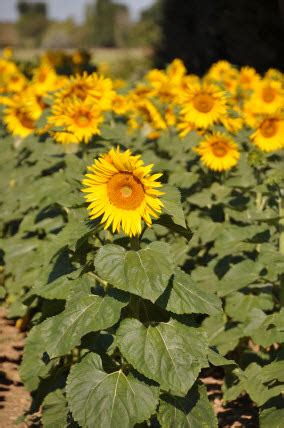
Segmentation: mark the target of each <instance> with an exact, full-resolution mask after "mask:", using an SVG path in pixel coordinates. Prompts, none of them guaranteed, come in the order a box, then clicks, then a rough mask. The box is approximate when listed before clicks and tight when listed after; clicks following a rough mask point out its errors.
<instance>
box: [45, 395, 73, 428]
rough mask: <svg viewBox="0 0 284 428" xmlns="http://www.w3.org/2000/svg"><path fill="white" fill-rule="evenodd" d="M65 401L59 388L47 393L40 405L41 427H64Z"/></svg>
mask: <svg viewBox="0 0 284 428" xmlns="http://www.w3.org/2000/svg"><path fill="white" fill-rule="evenodd" d="M67 413H68V409H67V401H66V398H65V397H64V394H63V392H62V390H61V389H56V390H55V391H53V392H51V393H50V394H48V395H47V396H46V397H45V399H44V401H43V407H42V425H43V428H65V427H66V426H67Z"/></svg>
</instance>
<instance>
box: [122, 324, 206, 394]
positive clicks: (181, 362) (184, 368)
mask: <svg viewBox="0 0 284 428" xmlns="http://www.w3.org/2000/svg"><path fill="white" fill-rule="evenodd" d="M117 343H118V346H119V348H120V350H121V352H122V354H123V356H124V357H125V358H126V359H127V360H128V362H129V363H131V364H132V365H133V367H134V368H135V369H136V370H138V371H139V372H140V373H142V374H143V375H144V376H147V377H148V378H150V379H153V380H154V381H156V382H158V383H159V384H160V385H161V387H162V388H163V389H164V390H166V391H171V393H173V394H175V395H179V396H180V395H181V396H183V395H185V394H186V393H187V391H188V390H189V388H190V387H191V386H192V385H193V383H194V381H195V380H196V378H197V376H198V374H199V372H200V369H201V368H202V367H205V366H208V363H207V358H206V356H207V352H208V345H207V338H206V334H205V333H204V332H203V331H202V330H201V329H197V328H191V327H187V326H186V325H184V324H181V323H179V322H178V321H175V320H171V321H170V322H168V323H159V324H157V325H155V326H149V327H148V328H147V327H145V326H144V325H143V324H142V323H141V322H140V321H138V320H136V319H130V318H128V319H125V320H124V321H122V323H121V324H120V327H119V329H118V331H117Z"/></svg>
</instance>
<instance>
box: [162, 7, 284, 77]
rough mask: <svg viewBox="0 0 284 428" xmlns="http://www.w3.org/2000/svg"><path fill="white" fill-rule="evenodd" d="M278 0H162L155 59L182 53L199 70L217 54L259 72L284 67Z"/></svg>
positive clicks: (193, 69) (283, 34) (283, 33)
mask: <svg viewBox="0 0 284 428" xmlns="http://www.w3.org/2000/svg"><path fill="white" fill-rule="evenodd" d="M281 5H282V1H281V0H271V1H269V2H267V1H266V0H250V1H247V0H238V1H236V2H233V1H230V2H228V1H226V0H188V1H183V0H162V21H161V29H162V38H161V42H160V45H159V47H158V49H157V57H156V64H157V65H158V66H164V65H165V64H166V63H168V62H169V61H171V60H172V59H173V58H175V57H179V58H182V59H183V60H184V62H185V63H186V65H187V67H188V69H189V71H191V72H195V73H204V72H205V71H206V70H207V69H208V67H209V66H210V65H211V64H212V62H215V61H217V60H219V59H226V60H228V61H230V62H232V63H234V64H237V65H251V66H254V67H256V68H257V69H258V70H259V71H264V70H266V69H267V68H269V67H277V68H279V69H282V70H283V65H284V64H283V59H282V57H283V54H282V51H283V43H284V40H283V39H284V30H283V15H281Z"/></svg>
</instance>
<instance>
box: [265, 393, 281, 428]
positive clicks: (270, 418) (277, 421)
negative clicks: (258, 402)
mask: <svg viewBox="0 0 284 428" xmlns="http://www.w3.org/2000/svg"><path fill="white" fill-rule="evenodd" d="M283 420H284V400H283V398H273V399H272V400H269V401H268V402H267V403H266V404H265V405H264V407H263V408H262V409H261V410H260V414H259V424H260V428H267V427H269V428H282V426H283Z"/></svg>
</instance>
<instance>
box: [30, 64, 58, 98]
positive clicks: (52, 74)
mask: <svg viewBox="0 0 284 428" xmlns="http://www.w3.org/2000/svg"><path fill="white" fill-rule="evenodd" d="M57 79H58V76H57V74H56V71H55V70H54V68H53V67H51V66H50V65H48V64H41V65H40V66H39V67H38V68H35V69H34V70H33V78H32V83H33V84H35V85H36V86H37V91H38V92H40V91H42V92H44V93H46V92H48V91H54V90H56V89H57Z"/></svg>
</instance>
